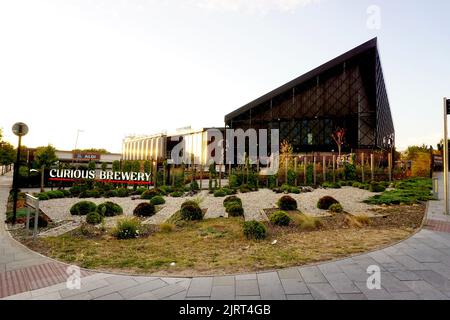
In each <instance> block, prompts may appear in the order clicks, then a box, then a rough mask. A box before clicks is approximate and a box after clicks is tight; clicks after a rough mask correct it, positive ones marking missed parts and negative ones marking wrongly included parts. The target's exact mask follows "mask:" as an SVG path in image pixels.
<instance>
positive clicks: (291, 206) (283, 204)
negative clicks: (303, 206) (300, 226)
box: [277, 196, 297, 210]
mask: <svg viewBox="0 0 450 320" xmlns="http://www.w3.org/2000/svg"><path fill="white" fill-rule="evenodd" d="M277 205H278V208H280V209H281V210H296V209H297V201H295V199H294V198H292V197H291V196H282V197H281V198H280V199H278V201H277Z"/></svg>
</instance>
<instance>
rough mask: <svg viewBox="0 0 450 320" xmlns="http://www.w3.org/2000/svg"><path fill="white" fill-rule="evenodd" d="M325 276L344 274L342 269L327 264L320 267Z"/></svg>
mask: <svg viewBox="0 0 450 320" xmlns="http://www.w3.org/2000/svg"><path fill="white" fill-rule="evenodd" d="M318 267H319V269H320V271H321V272H322V273H323V274H326V273H339V272H342V270H341V268H339V266H338V265H337V264H335V263H325V264H321V265H319V266H318Z"/></svg>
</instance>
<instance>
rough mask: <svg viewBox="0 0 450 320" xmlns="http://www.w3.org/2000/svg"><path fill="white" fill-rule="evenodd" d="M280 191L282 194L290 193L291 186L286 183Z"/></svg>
mask: <svg viewBox="0 0 450 320" xmlns="http://www.w3.org/2000/svg"><path fill="white" fill-rule="evenodd" d="M280 189H281V192H284V193H289V192H290V190H291V186H290V185H288V184H286V183H285V184H283V185H282V186H281V187H280Z"/></svg>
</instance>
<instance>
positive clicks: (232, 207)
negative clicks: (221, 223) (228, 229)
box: [225, 202, 244, 217]
mask: <svg viewBox="0 0 450 320" xmlns="http://www.w3.org/2000/svg"><path fill="white" fill-rule="evenodd" d="M225 211H226V212H227V213H228V215H229V216H230V217H239V216H243V215H244V208H243V207H242V205H241V204H239V203H238V202H228V203H227V205H226V206H225Z"/></svg>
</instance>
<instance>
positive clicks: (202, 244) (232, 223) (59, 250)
mask: <svg viewBox="0 0 450 320" xmlns="http://www.w3.org/2000/svg"><path fill="white" fill-rule="evenodd" d="M398 208H400V209H397V211H398V212H399V213H398V214H399V215H400V214H403V212H404V211H405V207H398ZM408 208H409V209H408V210H412V211H411V212H412V213H414V214H416V215H417V216H420V215H421V216H423V212H424V207H423V206H411V207H408ZM393 209H395V207H392V210H393ZM408 212H409V211H408ZM290 216H291V217H293V218H294V219H295V223H294V224H293V225H292V226H289V227H278V226H273V225H271V224H269V223H267V224H266V225H267V230H268V237H267V238H266V239H265V240H260V241H254V240H247V239H246V238H245V237H244V235H243V232H242V225H243V222H244V220H243V219H242V218H239V217H236V218H216V219H207V220H202V221H189V222H185V223H184V224H183V226H182V227H179V226H178V227H176V226H174V225H171V226H170V227H168V228H167V229H170V230H171V231H169V232H168V230H165V229H166V227H165V226H164V225H166V224H167V223H166V224H164V225H163V226H160V228H156V229H155V231H154V232H151V233H150V235H148V236H145V237H138V238H136V239H127V240H117V239H116V238H114V237H113V236H112V235H111V232H110V231H108V232H107V233H105V232H101V231H98V230H97V231H96V232H97V233H96V234H95V235H93V234H92V233H90V232H89V230H87V232H86V230H85V231H84V233H82V232H80V230H74V231H72V232H71V233H68V234H65V235H61V236H58V237H48V238H38V239H37V240H36V241H35V242H33V241H27V240H23V241H24V242H25V244H26V245H28V246H30V247H31V248H32V249H34V250H37V251H38V252H41V253H43V254H45V255H48V256H50V257H52V258H55V259H58V260H62V261H65V262H68V263H71V264H76V265H79V266H82V267H86V268H92V269H98V270H109V271H120V272H130V273H145V274H160V275H185V276H192V275H201V274H202V275H206V274H229V273H238V272H247V271H257V270H267V269H273V268H283V267H290V266H296V265H302V264H307V263H313V262H318V261H325V260H329V259H333V258H339V257H344V256H348V255H350V254H355V253H361V252H365V251H367V250H372V249H375V248H378V247H379V246H384V245H387V244H389V243H392V242H393V241H398V240H400V239H403V238H405V237H406V236H408V235H409V234H410V233H411V232H412V231H413V230H414V228H411V227H410V226H411V224H410V223H408V225H407V226H402V225H400V224H398V223H396V222H395V221H394V220H397V219H396V218H395V216H394V215H393V216H392V219H394V218H395V219H394V220H392V221H391V220H390V222H389V223H386V220H380V223H384V225H382V226H381V227H378V228H377V227H376V224H373V225H372V224H371V225H370V226H365V225H362V226H358V227H351V226H349V225H348V224H345V226H344V224H343V226H342V227H340V226H337V227H336V226H332V227H330V226H331V224H330V222H329V221H328V222H327V223H325V220H324V221H322V220H321V219H318V218H313V217H309V216H306V215H302V214H298V213H293V214H290ZM336 217H337V218H339V219H344V218H343V217H344V215H336ZM337 218H336V219H337ZM328 219H333V218H328ZM416 220H419V218H417V219H416ZM322 222H324V224H322ZM158 230H159V231H158ZM273 240H277V242H276V244H274V245H273V244H272V242H273ZM172 262H175V265H171V263H172Z"/></svg>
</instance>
